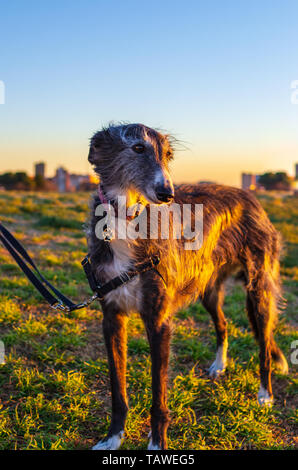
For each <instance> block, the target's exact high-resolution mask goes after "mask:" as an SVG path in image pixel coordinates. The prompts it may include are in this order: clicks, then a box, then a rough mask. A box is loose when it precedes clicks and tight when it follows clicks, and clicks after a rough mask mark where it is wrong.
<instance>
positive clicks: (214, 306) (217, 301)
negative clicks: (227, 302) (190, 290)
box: [202, 281, 228, 378]
mask: <svg viewBox="0 0 298 470" xmlns="http://www.w3.org/2000/svg"><path fill="white" fill-rule="evenodd" d="M223 299H224V287H223V282H219V281H218V282H216V283H215V285H213V286H210V287H209V288H208V286H207V289H206V291H205V294H204V297H203V298H202V304H203V306H204V307H205V309H206V310H207V311H208V312H209V313H210V315H211V317H212V320H213V323H214V326H215V331H216V342H217V349H216V358H215V361H214V362H213V364H212V365H211V367H210V368H209V375H210V377H212V378H217V377H218V376H219V375H220V374H222V373H223V372H224V370H225V368H226V365H227V350H228V333H227V322H226V319H225V316H224V313H223V311H222V304H223Z"/></svg>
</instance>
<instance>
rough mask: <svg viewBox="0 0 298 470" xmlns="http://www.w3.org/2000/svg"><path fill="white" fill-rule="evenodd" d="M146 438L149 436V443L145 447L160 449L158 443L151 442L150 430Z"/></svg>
mask: <svg viewBox="0 0 298 470" xmlns="http://www.w3.org/2000/svg"><path fill="white" fill-rule="evenodd" d="M148 438H149V444H148V447H147V449H148V450H161V447H159V445H157V444H153V442H152V434H151V431H150V432H149V434H148Z"/></svg>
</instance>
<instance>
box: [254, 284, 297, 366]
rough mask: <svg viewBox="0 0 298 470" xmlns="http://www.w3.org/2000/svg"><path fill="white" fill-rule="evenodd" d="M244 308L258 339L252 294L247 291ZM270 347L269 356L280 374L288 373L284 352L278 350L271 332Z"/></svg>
mask: <svg viewBox="0 0 298 470" xmlns="http://www.w3.org/2000/svg"><path fill="white" fill-rule="evenodd" d="M246 310H247V314H248V318H249V321H250V324H251V327H252V330H253V333H254V336H255V338H256V340H257V341H259V329H258V325H257V320H256V315H255V307H254V302H253V296H251V294H250V293H249V292H248V293H247V298H246ZM270 347H271V357H272V360H273V361H274V363H275V366H276V367H277V369H278V370H279V371H280V372H281V373H282V374H287V373H288V363H287V360H286V358H285V356H284V354H283V353H282V351H281V350H280V348H279V347H278V346H277V344H276V342H275V339H274V337H273V333H272V334H271V338H270Z"/></svg>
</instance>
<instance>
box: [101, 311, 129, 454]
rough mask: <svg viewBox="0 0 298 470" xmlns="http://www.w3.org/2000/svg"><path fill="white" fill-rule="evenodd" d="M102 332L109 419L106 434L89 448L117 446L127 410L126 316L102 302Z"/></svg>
mask: <svg viewBox="0 0 298 470" xmlns="http://www.w3.org/2000/svg"><path fill="white" fill-rule="evenodd" d="M103 315H104V317H103V333H104V339H105V344H106V349H107V353H108V361H109V371H110V383H111V393H112V420H111V425H110V428H109V431H108V434H107V436H106V437H105V438H104V439H102V440H101V441H99V442H98V444H96V445H95V446H94V447H93V450H117V449H119V447H120V445H121V442H122V439H123V437H124V426H125V420H126V415H127V411H128V406H127V397H126V348H127V345H126V344H127V334H126V324H127V316H126V315H125V314H123V313H122V312H120V311H119V309H118V308H117V307H112V306H111V305H109V306H104V308H103Z"/></svg>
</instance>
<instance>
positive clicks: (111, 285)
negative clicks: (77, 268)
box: [0, 223, 161, 312]
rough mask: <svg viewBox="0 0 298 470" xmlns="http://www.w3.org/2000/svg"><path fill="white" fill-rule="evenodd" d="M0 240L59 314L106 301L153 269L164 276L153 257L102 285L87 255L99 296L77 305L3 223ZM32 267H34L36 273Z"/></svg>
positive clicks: (90, 279) (92, 285)
mask: <svg viewBox="0 0 298 470" xmlns="http://www.w3.org/2000/svg"><path fill="white" fill-rule="evenodd" d="M0 240H1V242H2V243H3V245H4V246H5V248H6V249H7V251H8V252H9V253H10V254H11V256H12V257H13V258H14V260H15V261H16V263H17V264H18V265H19V267H20V268H21V269H22V271H23V272H24V274H25V275H26V276H27V278H28V279H29V281H30V282H31V283H32V284H33V286H34V287H35V288H36V289H37V290H38V292H39V293H40V294H41V295H42V297H43V298H44V299H45V300H46V301H47V302H48V303H49V304H50V306H51V308H53V309H55V310H62V311H66V312H72V311H73V310H78V309H80V308H84V307H87V306H88V305H90V304H91V302H93V301H94V300H96V299H98V300H103V299H104V296H105V295H107V294H108V293H109V292H111V291H112V290H114V289H117V287H120V286H121V285H123V284H126V283H127V282H129V281H131V280H132V279H133V278H135V277H136V276H137V275H138V274H140V273H143V272H146V271H149V270H151V269H153V270H154V271H156V273H157V274H158V275H160V273H159V272H158V271H157V270H156V266H157V265H158V264H159V262H160V259H159V257H158V256H151V257H150V258H149V260H148V261H145V262H144V263H140V264H138V265H137V266H136V267H135V269H134V270H131V271H126V272H124V273H122V274H120V275H119V276H117V277H114V278H113V279H111V280H110V281H108V282H107V283H105V284H103V285H100V284H98V283H97V281H96V279H95V276H94V274H93V271H92V268H91V264H90V257H89V255H87V256H86V257H85V258H84V259H83V261H82V266H83V269H84V272H85V274H86V277H87V280H88V282H89V286H90V288H91V290H92V291H93V292H95V294H94V295H93V296H92V297H90V298H89V299H86V300H85V301H84V302H81V303H79V304H75V303H74V302H72V301H71V300H70V299H69V298H68V297H66V296H65V295H64V294H62V292H60V291H59V290H58V289H57V288H56V287H54V286H53V285H52V284H51V283H50V282H49V281H48V280H47V279H46V278H45V277H44V276H43V275H42V274H41V272H40V271H39V269H38V268H37V266H36V264H35V263H34V261H33V260H32V258H31V257H30V255H29V254H28V253H27V251H26V250H25V248H24V247H23V246H22V245H21V243H20V242H19V241H18V240H17V239H16V238H15V237H14V236H13V235H12V234H11V233H10V232H9V230H7V228H5V227H4V225H2V224H1V223H0ZM28 265H29V266H31V268H32V269H31V268H30V267H29V266H28ZM160 276H161V275H160ZM49 289H50V290H49ZM51 291H52V292H51Z"/></svg>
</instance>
